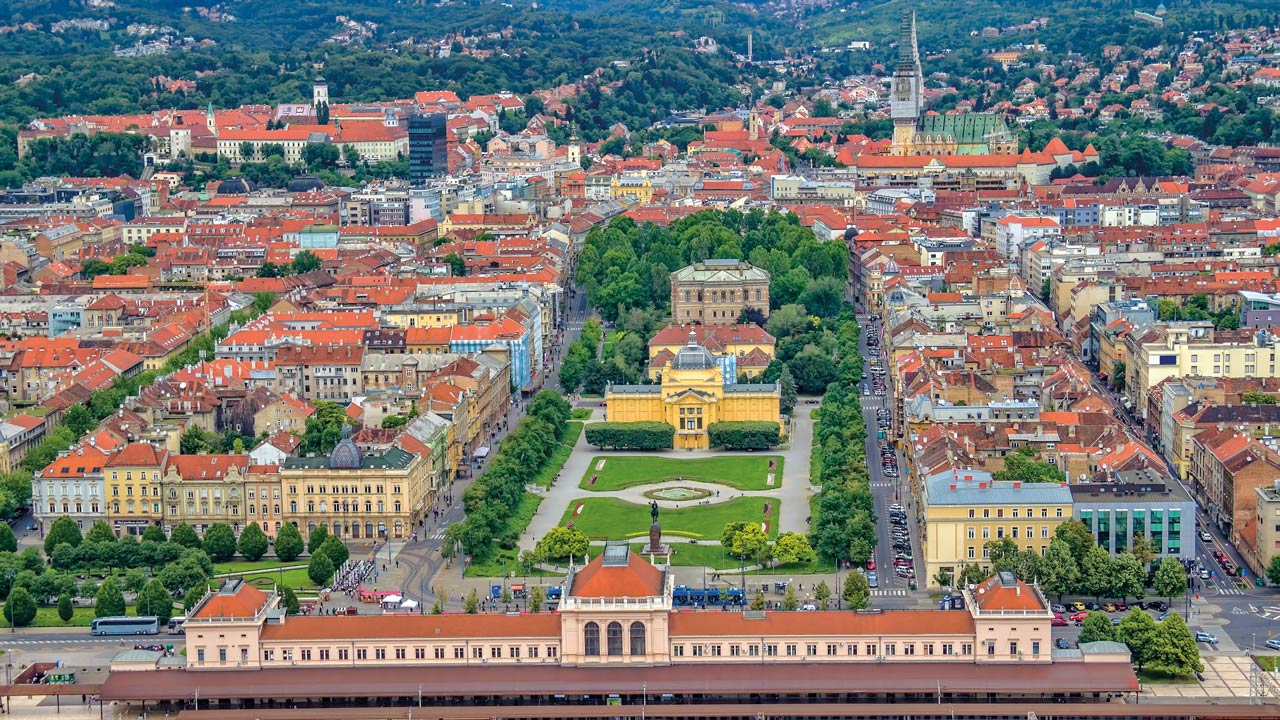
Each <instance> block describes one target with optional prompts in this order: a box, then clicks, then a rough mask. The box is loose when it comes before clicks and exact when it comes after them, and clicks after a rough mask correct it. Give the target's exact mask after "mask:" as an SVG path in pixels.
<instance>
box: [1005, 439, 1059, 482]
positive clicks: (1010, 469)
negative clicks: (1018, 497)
mask: <svg viewBox="0 0 1280 720" xmlns="http://www.w3.org/2000/svg"><path fill="white" fill-rule="evenodd" d="M1034 457H1035V449H1034V448H1032V447H1031V446H1030V445H1024V446H1023V447H1021V448H1019V449H1018V450H1017V451H1015V452H1012V453H1010V454H1009V455H1006V456H1005V459H1004V469H1003V470H997V471H996V472H994V473H992V474H991V477H992V478H994V479H996V480H1000V481H1002V482H1009V481H1015V482H1022V483H1056V482H1062V481H1063V480H1066V479H1067V476H1066V475H1065V474H1064V473H1063V472H1062V471H1061V470H1059V469H1058V466H1057V465H1054V464H1053V463H1047V462H1039V461H1037V460H1033V459H1032V458H1034Z"/></svg>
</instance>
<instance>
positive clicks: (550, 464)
mask: <svg viewBox="0 0 1280 720" xmlns="http://www.w3.org/2000/svg"><path fill="white" fill-rule="evenodd" d="M582 428H583V424H582V423H580V422H573V421H569V422H568V423H565V429H564V439H563V440H561V441H560V444H559V445H557V446H556V449H555V450H554V451H553V452H552V453H551V457H549V458H547V463H546V464H545V465H543V466H542V470H541V471H540V472H539V473H538V474H537V475H535V476H534V478H533V482H534V483H535V484H537V485H541V486H542V487H551V483H552V481H554V480H555V479H556V474H557V473H559V472H560V471H561V470H562V469H564V464H565V463H567V462H569V456H570V455H572V454H573V446H574V445H576V444H578V437H579V436H580V435H582ZM525 524H526V525H527V524H528V523H525ZM520 529H521V530H522V531H523V530H524V528H520Z"/></svg>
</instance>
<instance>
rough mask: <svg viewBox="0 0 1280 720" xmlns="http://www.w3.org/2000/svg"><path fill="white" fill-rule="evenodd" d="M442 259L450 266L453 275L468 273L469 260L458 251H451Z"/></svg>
mask: <svg viewBox="0 0 1280 720" xmlns="http://www.w3.org/2000/svg"><path fill="white" fill-rule="evenodd" d="M440 260H441V262H444V263H445V264H447V265H448V266H449V275H450V276H451V277H463V276H465V275H466V274H467V261H466V260H464V259H463V258H462V256H461V255H459V254H458V253H449V254H448V255H445V256H444V257H442V258H440Z"/></svg>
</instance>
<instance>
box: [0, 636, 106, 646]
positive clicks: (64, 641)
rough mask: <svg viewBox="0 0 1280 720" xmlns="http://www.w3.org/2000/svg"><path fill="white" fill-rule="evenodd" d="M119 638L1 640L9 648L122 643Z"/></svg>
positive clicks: (0, 643) (1, 643) (1, 644)
mask: <svg viewBox="0 0 1280 720" xmlns="http://www.w3.org/2000/svg"><path fill="white" fill-rule="evenodd" d="M120 642H121V640H120V639H119V638H97V637H92V636H88V635H86V636H85V637H82V638H71V639H63V638H54V639H50V640H41V639H32V640H16V639H15V640H10V639H8V638H0V647H8V646H10V645H83V644H85V643H120Z"/></svg>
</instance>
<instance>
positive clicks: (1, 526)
mask: <svg viewBox="0 0 1280 720" xmlns="http://www.w3.org/2000/svg"><path fill="white" fill-rule="evenodd" d="M17 549H18V538H17V537H15V536H14V534H13V528H12V527H10V526H9V523H0V552H15V551H17Z"/></svg>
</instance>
